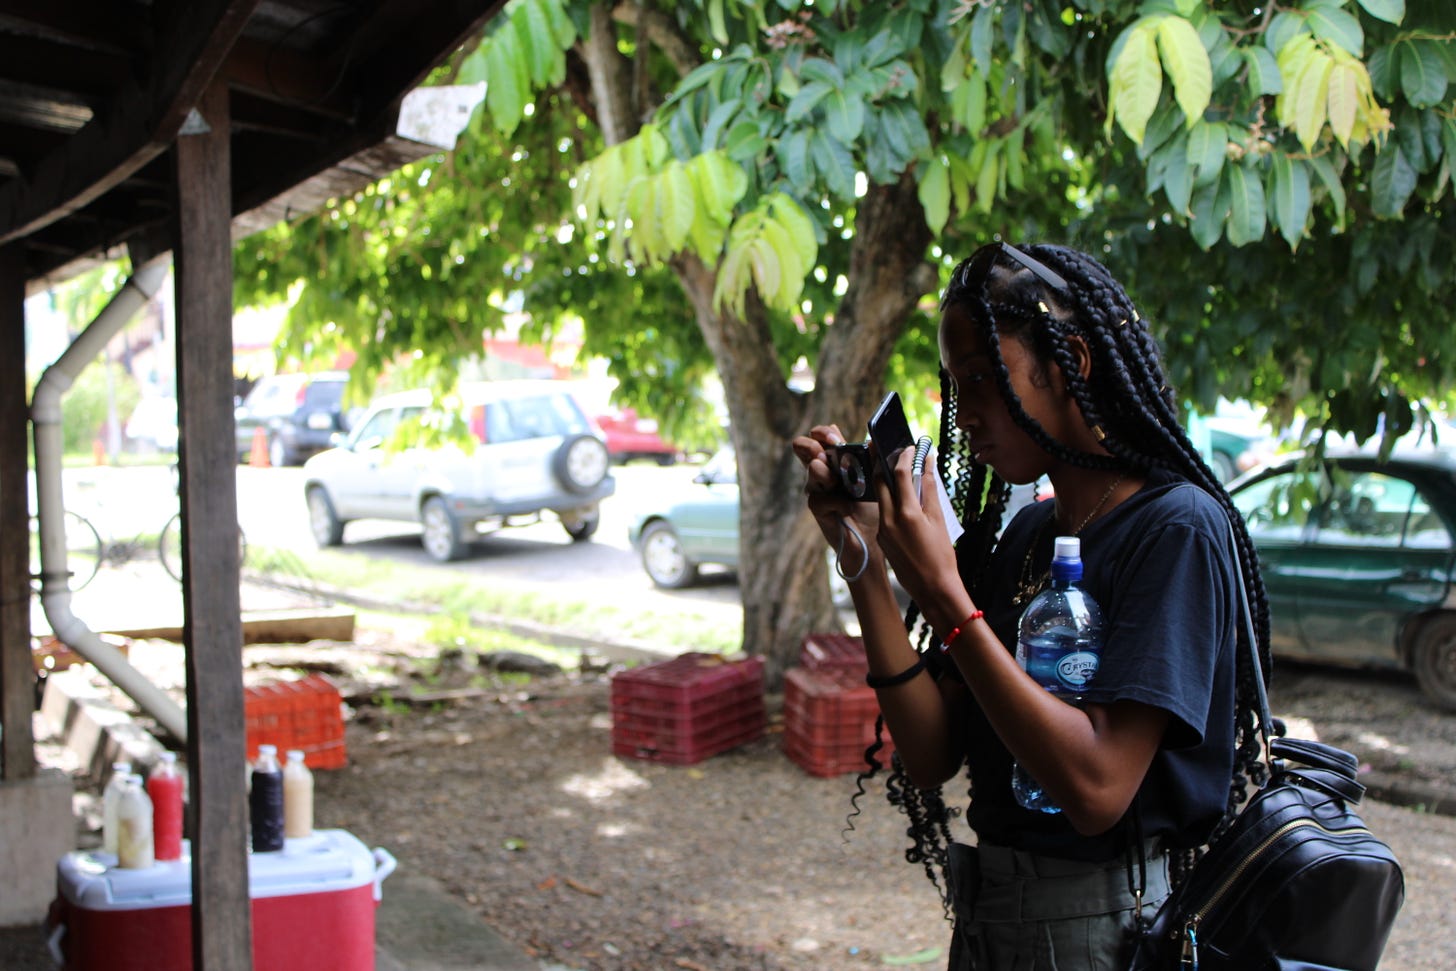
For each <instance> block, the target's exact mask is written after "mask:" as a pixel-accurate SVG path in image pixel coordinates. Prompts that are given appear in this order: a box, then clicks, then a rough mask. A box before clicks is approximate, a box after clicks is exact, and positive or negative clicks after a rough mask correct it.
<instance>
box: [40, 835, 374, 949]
mask: <svg viewBox="0 0 1456 971" xmlns="http://www.w3.org/2000/svg"><path fill="white" fill-rule="evenodd" d="M112 860H114V857H111V856H109V855H106V854H102V853H86V852H76V853H67V854H66V855H65V856H63V857H62V858H61V860H60V863H59V864H58V865H57V875H56V882H57V898H56V903H55V905H53V907H52V915H51V922H52V925H53V930H52V933H51V938H50V942H51V956H52V958H54V959H55V961H56V964H57V965H58V966H60V967H62V968H64V969H66V971H191V968H192V860H191V846H190V844H189V843H188V842H187V841H185V840H184V841H183V843H182V859H180V860H174V861H169V862H162V863H157V864H155V865H153V866H151V867H148V868H146V869H143V870H123V869H120V868H118V867H115V866H111V865H109V864H110V862H111V861H112ZM394 868H395V859H394V857H393V856H391V855H390V854H389V852H388V851H387V850H384V849H380V848H377V847H376V848H375V849H373V850H370V849H368V848H367V847H365V845H364V844H363V843H361V842H359V840H358V839H357V838H356V837H355V836H353V835H352V834H350V833H348V832H346V831H344V830H342V829H324V830H316V831H315V832H314V834H313V835H312V836H309V837H305V838H303V839H291V840H288V841H287V844H286V845H285V847H284V849H283V850H281V851H279V852H277V853H250V854H249V855H248V885H249V891H250V894H251V897H252V902H253V966H254V967H255V968H257V969H258V971H374V910H375V908H376V907H377V906H378V905H379V900H380V896H381V885H382V884H383V882H384V878H385V877H387V876H389V874H390V873H392V872H394Z"/></svg>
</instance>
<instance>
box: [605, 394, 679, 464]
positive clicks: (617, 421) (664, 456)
mask: <svg viewBox="0 0 1456 971" xmlns="http://www.w3.org/2000/svg"><path fill="white" fill-rule="evenodd" d="M597 424H598V425H600V426H601V429H602V434H604V435H605V436H606V438H607V454H608V455H610V456H611V459H612V461H613V462H619V463H620V462H630V461H631V460H632V459H652V460H653V461H655V462H656V463H657V464H658V465H672V464H673V463H674V462H676V461H677V459H678V456H679V455H680V454H681V452H680V451H679V449H678V448H677V446H675V445H672V444H670V443H668V442H665V441H663V439H662V436H661V435H659V434H657V420H656V419H654V418H638V417H637V412H636V411H634V410H632V409H631V408H623V409H622V410H621V411H617V412H614V413H612V414H610V415H598V416H597Z"/></svg>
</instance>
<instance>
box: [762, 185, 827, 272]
mask: <svg viewBox="0 0 1456 971" xmlns="http://www.w3.org/2000/svg"><path fill="white" fill-rule="evenodd" d="M768 202H769V211H770V214H771V215H772V216H773V218H774V220H775V221H776V222H778V224H779V225H780V226H782V227H784V230H785V231H786V232H787V233H788V234H789V238H790V239H791V240H793V243H794V248H795V249H796V250H797V251H798V252H799V255H800V257H801V258H802V260H801V261H802V262H803V264H804V265H805V266H812V265H813V264H814V262H815V261H816V260H817V259H818V254H819V242H818V238H817V236H816V234H815V232H814V220H813V219H811V218H809V214H808V213H807V212H805V211H804V210H803V208H801V207H800V205H799V204H798V203H797V202H795V201H794V200H793V199H792V198H790V197H789V196H787V195H785V194H783V193H782V192H778V193H775V194H774V195H772V196H770V197H769V200H768Z"/></svg>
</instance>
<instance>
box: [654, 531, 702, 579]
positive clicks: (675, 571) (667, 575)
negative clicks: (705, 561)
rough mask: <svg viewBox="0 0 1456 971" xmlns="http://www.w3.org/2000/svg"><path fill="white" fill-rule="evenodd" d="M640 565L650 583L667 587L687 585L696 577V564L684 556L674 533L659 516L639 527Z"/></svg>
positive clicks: (680, 543) (680, 544)
mask: <svg viewBox="0 0 1456 971" xmlns="http://www.w3.org/2000/svg"><path fill="white" fill-rule="evenodd" d="M642 568H643V569H644V570H646V571H647V575H648V576H649V577H651V578H652V582H653V583H655V584H657V585H658V586H659V587H665V588H666V589H668V590H677V589H680V588H682V587H686V586H690V585H691V584H692V583H693V581H694V580H696V579H697V578H698V565H697V564H696V563H694V562H693V561H692V560H689V559H688V557H687V554H686V553H684V552H683V548H682V542H681V541H680V540H679V539H678V538H677V533H676V532H674V531H673V528H672V527H671V526H669V525H668V524H667V523H665V522H663V521H662V520H658V521H657V522H654V523H649V524H648V525H647V528H646V529H644V530H642Z"/></svg>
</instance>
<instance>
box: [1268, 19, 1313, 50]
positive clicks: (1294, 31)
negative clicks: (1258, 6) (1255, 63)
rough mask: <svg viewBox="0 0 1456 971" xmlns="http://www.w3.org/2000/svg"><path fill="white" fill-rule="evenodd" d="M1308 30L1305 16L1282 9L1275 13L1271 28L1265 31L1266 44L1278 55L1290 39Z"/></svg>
mask: <svg viewBox="0 0 1456 971" xmlns="http://www.w3.org/2000/svg"><path fill="white" fill-rule="evenodd" d="M1308 30H1309V28H1308V27H1307V26H1305V22H1304V18H1303V17H1298V16H1295V15H1294V14H1292V13H1290V12H1289V11H1287V10H1282V11H1280V12H1279V13H1276V14H1275V15H1274V19H1273V20H1270V21H1269V29H1268V30H1266V31H1264V46H1265V47H1267V48H1269V50H1271V51H1273V52H1274V54H1275V56H1276V57H1277V56H1279V52H1280V51H1282V50H1284V48H1285V47H1286V46H1287V45H1288V44H1289V42H1290V41H1292V40H1294V38H1295V37H1297V36H1299V35H1300V34H1304V33H1307V32H1308Z"/></svg>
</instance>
